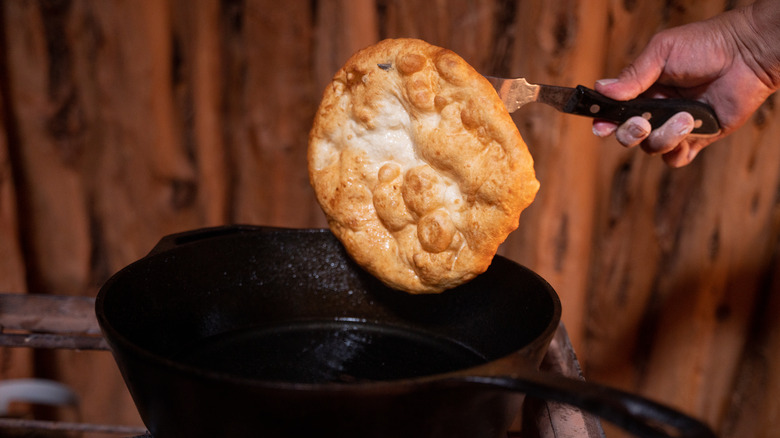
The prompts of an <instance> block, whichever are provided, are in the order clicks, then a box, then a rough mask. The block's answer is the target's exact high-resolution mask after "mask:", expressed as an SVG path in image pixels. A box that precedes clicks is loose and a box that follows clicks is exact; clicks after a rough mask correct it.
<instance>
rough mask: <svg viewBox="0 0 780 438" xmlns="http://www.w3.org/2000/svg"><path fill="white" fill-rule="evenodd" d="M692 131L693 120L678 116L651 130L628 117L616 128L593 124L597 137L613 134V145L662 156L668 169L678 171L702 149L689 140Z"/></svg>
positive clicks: (638, 119)
mask: <svg viewBox="0 0 780 438" xmlns="http://www.w3.org/2000/svg"><path fill="white" fill-rule="evenodd" d="M693 127H694V120H693V116H691V115H690V114H688V113H686V112H680V113H677V114H675V115H674V116H672V117H671V118H669V120H667V121H666V123H664V124H663V125H661V126H660V127H659V128H657V129H652V128H651V126H650V122H648V121H647V120H645V119H644V118H642V117H632V118H630V119H628V120H626V121H625V122H624V123H623V124H621V125H619V126H618V125H616V124H614V123H612V122H607V121H604V120H595V121H594V122H593V133H594V134H596V135H597V136H599V137H607V136H609V135H612V134H615V138H616V139H617V141H618V142H619V143H620V144H622V145H623V146H625V147H628V148H631V147H635V146H637V145H639V146H640V147H641V148H642V150H643V151H645V152H647V153H648V154H650V155H659V154H660V155H662V156H663V160H664V162H666V164H668V165H669V166H671V167H682V166H685V165H687V164H689V163H690V162H691V161H692V160H693V159H694V158H695V157H696V154H698V152H699V151H700V150H701V149H702V148H703V147H704V145H705V144H703V143H702V144H700V143H701V142H700V141H692V140H691V138H690V137H689V134H690V133H691V131H693Z"/></svg>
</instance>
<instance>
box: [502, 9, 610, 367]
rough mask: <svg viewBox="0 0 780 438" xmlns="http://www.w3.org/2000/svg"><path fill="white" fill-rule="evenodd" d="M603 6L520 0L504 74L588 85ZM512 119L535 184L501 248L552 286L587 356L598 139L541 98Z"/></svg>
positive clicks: (600, 55)
mask: <svg viewBox="0 0 780 438" xmlns="http://www.w3.org/2000/svg"><path fill="white" fill-rule="evenodd" d="M604 12H605V5H604V4H602V3H598V4H597V3H593V2H589V3H588V4H585V3H584V2H547V3H531V2H529V3H521V4H519V5H518V11H517V20H518V21H517V22H516V23H515V28H516V29H517V30H516V32H517V33H516V34H515V37H514V45H513V51H512V53H511V56H512V57H511V60H510V62H509V64H508V65H509V66H510V69H509V74H510V75H512V76H523V77H526V78H529V80H531V81H532V82H541V83H550V84H557V85H564V86H574V85H577V84H586V85H590V84H592V83H593V82H595V81H596V79H598V78H599V77H600V74H601V72H600V69H599V66H600V65H602V64H603V62H604V61H603V60H604V55H605V53H604V52H603V50H602V48H603V45H604V42H603V38H604V35H603V34H602V33H601V31H600V29H603V27H604V26H606V20H607V16H606V14H605V13H604ZM515 121H516V123H517V125H518V127H519V129H520V132H521V134H522V135H523V137H524V138H525V140H526V143H528V145H529V149H530V150H531V153H532V155H533V157H534V161H535V163H536V165H535V166H536V169H537V178H538V179H539V181H540V182H541V189H540V191H539V193H538V194H537V198H536V200H535V201H534V203H533V204H532V205H531V207H530V208H528V209H527V210H526V211H525V212H524V213H523V215H522V216H521V218H520V228H519V229H518V230H517V231H516V232H515V233H513V234H512V235H511V236H510V239H509V240H508V241H507V243H506V245H505V248H506V254H508V255H509V256H510V257H512V258H515V259H517V260H519V261H520V262H522V263H524V264H526V265H528V266H531V267H532V268H533V269H535V270H536V271H537V272H539V273H540V274H541V275H542V276H543V277H544V278H545V279H547V281H548V282H550V284H551V285H552V286H553V287H554V288H555V289H556V290H557V291H558V294H559V295H560V296H561V301H562V303H563V306H564V312H563V320H564V322H565V324H566V327H567V328H568V330H569V336H570V337H571V341H572V344H573V345H574V348H575V350H576V351H578V352H579V354H580V355H581V356H582V360H583V361H587V354H588V352H587V350H586V349H585V348H583V347H584V346H583V342H582V341H583V336H584V319H583V318H584V315H585V309H586V307H587V305H586V301H585V298H586V290H587V285H588V282H589V275H588V265H589V260H590V256H591V230H592V226H593V214H594V212H593V210H594V205H595V176H596V169H597V167H596V166H597V164H598V156H599V155H598V154H599V148H600V146H601V142H600V140H598V139H597V138H596V137H594V136H593V135H592V134H591V128H590V123H591V121H590V120H589V119H586V118H580V117H574V116H569V115H563V114H560V113H557V112H556V111H555V110H553V109H552V108H548V107H545V106H544V105H538V104H537V105H527V106H526V107H524V108H522V109H521V110H519V111H518V112H517V113H515ZM563 169H565V171H563Z"/></svg>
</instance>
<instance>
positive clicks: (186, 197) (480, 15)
mask: <svg viewBox="0 0 780 438" xmlns="http://www.w3.org/2000/svg"><path fill="white" fill-rule="evenodd" d="M742 3H744V2H730V1H705V0H697V1H695V2H679V1H673V2H657V1H651V0H632V1H624V0H594V1H588V2H583V1H576V0H565V1H559V2H549V1H542V0H532V1H522V2H520V1H512V0H470V1H467V0H456V1H447V2H445V1H431V2H417V1H412V0H395V1H370V0H360V1H345V0H333V1H299V0H291V1H285V2H276V1H270V0H192V1H187V0H111V1H96V0H57V1H32V0H25V1H22V0H20V1H13V2H2V3H0V11H1V12H0V21H2V25H0V27H1V28H2V38H0V48H2V50H1V51H0V58H2V59H1V60H0V73H1V74H0V93H2V98H1V99H0V115H2V116H1V117H0V288H3V289H5V291H7V292H8V291H10V292H27V291H30V292H36V293H49V294H65V295H85V296H94V294H95V293H96V291H97V288H98V287H99V286H100V285H101V284H102V282H103V281H105V279H106V278H107V277H108V276H109V275H110V274H111V273H112V272H114V271H116V270H118V269H119V268H121V267H122V266H124V265H126V264H128V263H130V262H131V261H133V260H135V259H137V258H139V257H141V256H143V255H144V254H145V253H146V252H148V251H149V249H150V248H151V247H152V246H153V245H154V244H155V242H156V241H157V240H159V238H160V237H162V236H163V235H165V234H169V233H172V232H177V231H182V230H187V229H192V228H197V227H203V226H213V225H220V224H228V223H239V222H243V223H252V224H263V225H274V226H287V227H321V226H324V225H325V221H324V217H323V215H322V213H321V211H320V209H319V207H318V205H317V204H316V202H315V199H314V196H313V193H312V191H311V189H310V187H309V182H308V176H307V171H306V164H305V163H306V147H307V145H306V144H307V138H308V130H309V127H310V126H311V122H312V118H313V116H314V111H315V110H316V108H317V105H318V104H319V100H320V98H321V96H322V91H323V89H324V87H325V84H327V82H328V81H329V80H330V78H331V77H332V75H333V74H334V73H335V72H336V70H337V69H338V68H339V67H341V65H342V64H343V63H344V61H346V59H347V58H348V57H349V56H350V55H351V54H352V53H354V52H355V51H356V50H358V49H360V48H362V47H365V46H367V45H369V44H371V43H373V42H375V41H377V40H379V39H382V38H387V37H418V38H423V39H426V40H428V41H429V42H431V43H433V44H437V45H440V46H443V47H447V48H449V49H451V50H454V51H455V52H457V53H459V54H460V55H461V56H463V57H464V58H465V59H466V60H467V61H468V62H469V63H471V64H472V65H473V66H474V67H475V68H477V69H478V70H479V71H483V72H485V73H486V74H492V75H499V76H522V77H526V78H528V79H529V80H530V81H531V82H539V83H548V84H556V85H567V86H573V85H577V84H583V85H592V84H593V82H594V81H595V80H597V79H599V78H604V77H614V76H615V75H617V74H618V73H619V72H620V70H621V69H622V68H624V67H625V66H626V65H627V64H628V63H630V62H631V61H632V60H633V58H634V57H635V56H636V55H637V54H638V53H639V51H640V50H641V49H642V48H643V47H644V45H645V44H646V43H647V41H649V39H650V38H651V37H652V35H653V34H654V33H656V32H657V31H658V30H660V29H663V28H666V27H670V26H674V25H679V24H684V23H687V22H691V21H695V20H701V19H706V18H708V17H711V16H713V15H715V14H717V13H719V12H721V11H723V10H725V9H726V8H728V7H734V6H735V5H738V4H742ZM777 105H778V102H777V97H776V96H773V97H772V98H770V99H769V100H768V101H767V102H766V103H765V104H764V105H763V106H762V108H761V109H760V110H759V111H758V112H757V113H756V114H755V115H754V117H753V118H752V119H751V120H750V122H749V123H748V124H747V125H746V126H745V127H743V128H742V129H741V130H739V131H738V132H736V133H735V134H734V135H732V136H730V137H729V138H727V139H724V140H722V141H719V142H718V143H716V144H714V145H712V146H710V147H708V148H707V149H706V150H705V151H703V152H702V153H701V154H700V156H699V157H698V158H697V160H696V161H695V162H694V163H693V164H691V165H689V166H687V167H685V168H682V169H675V170H672V169H669V168H667V167H666V166H665V165H664V164H663V163H662V162H661V160H660V159H659V158H657V157H649V156H646V155H645V154H643V153H642V152H641V151H638V150H627V149H624V148H622V147H621V146H619V145H618V144H617V142H616V141H615V140H614V139H606V140H601V139H598V138H596V137H595V136H593V135H592V134H591V130H590V120H588V119H586V118H580V117H575V116H568V115H562V114H559V113H557V112H555V111H554V110H553V109H551V108H547V107H545V106H543V105H538V104H537V105H528V106H526V107H525V108H523V109H521V110H520V111H518V112H517V113H516V114H514V115H513V118H514V120H515V122H516V123H517V125H518V128H519V129H520V132H521V134H522V135H523V137H524V138H525V140H526V142H527V143H528V145H529V149H530V150H531V153H532V154H533V156H534V159H535V161H536V170H537V175H538V178H539V180H540V181H541V190H540V192H539V194H538V196H537V199H536V201H535V202H534V204H533V205H532V206H531V207H530V208H529V209H528V210H526V211H525V212H524V213H523V215H522V216H521V219H520V227H519V228H518V230H517V231H515V232H514V233H513V234H512V235H511V236H510V238H509V239H508V240H507V242H506V243H505V244H504V245H503V246H502V248H501V252H502V253H503V254H504V255H507V256H509V257H511V258H513V259H515V260H518V261H519V262H521V263H523V264H525V265H527V266H529V267H531V268H532V269H534V270H535V271H537V272H539V273H540V274H541V275H542V276H543V277H544V278H546V279H547V280H548V281H549V282H550V283H551V284H552V285H553V286H554V287H555V288H556V290H557V291H558V293H559V294H560V296H561V298H562V301H563V306H564V311H563V315H564V316H563V318H564V321H565V324H566V326H567V328H568V332H569V335H570V337H571V339H572V342H573V344H574V347H575V349H576V351H577V353H578V356H579V358H580V360H581V362H582V363H583V366H584V370H585V375H586V377H587V378H588V379H590V380H595V381H599V382H603V383H607V384H610V385H613V386H617V387H619V388H622V389H626V390H629V391H632V392H638V393H640V394H643V395H646V396H648V397H651V398H654V399H656V400H659V401H661V402H664V403H667V404H670V405H672V406H674V407H676V408H679V409H681V410H683V411H685V412H687V413H690V414H692V415H695V416H697V417H700V418H703V419H704V420H706V421H707V422H708V423H709V424H711V425H712V426H713V427H715V428H716V429H718V430H719V431H721V432H723V436H725V437H738V436H771V434H772V431H773V430H775V429H776V428H777V419H776V416H775V414H774V413H775V412H777V410H776V409H777V407H776V402H775V400H777V399H778V398H780V387H778V382H777V378H776V377H773V374H772V372H771V371H772V370H774V369H776V368H777V367H778V366H780V362H779V361H780V353H778V349H777V347H776V344H777V332H778V326H780V325H779V324H778V323H777V320H778V318H777V316H778V312H780V308H779V307H778V305H777V301H778V300H777V299H776V296H777V294H778V287H777V284H778V279H777V276H776V272H778V262H777V254H778V248H779V246H778V236H780V219H779V218H780V213H779V212H780V207H778V195H777V193H778V192H779V191H780V168H778V167H779V166H778V164H777V163H780V147H778V144H777V140H776V139H777V138H780V137H779V136H780V132H778V129H780V128H778V126H780V124H779V123H778V122H780V114H779V111H778V109H777ZM0 355H1V356H0V359H1V360H2V364H3V365H2V368H0V377H3V378H6V377H8V376H12V375H22V374H25V373H27V374H30V373H33V372H34V371H35V372H37V373H43V374H45V375H46V376H50V377H57V378H61V379H63V380H65V381H66V382H67V383H69V384H71V385H72V386H74V388H77V390H79V391H80V392H82V393H84V394H86V396H85V397H84V405H83V407H82V409H83V410H84V412H85V418H86V419H88V420H91V421H96V422H118V423H127V424H132V423H135V424H137V422H138V421H139V420H138V419H137V414H136V413H135V411H134V409H133V407H132V405H131V402H130V400H129V396H128V395H127V393H126V391H124V389H123V388H124V386H123V384H122V382H121V379H120V378H119V376H118V373H117V371H116V369H115V367H114V365H113V363H112V360H111V358H110V356H108V355H106V354H105V353H99V352H94V353H81V352H64V353H56V354H48V353H47V354H41V355H39V357H38V358H37V360H36V361H35V365H33V364H32V361H31V360H30V357H29V356H30V355H29V353H18V352H17V351H10V352H9V351H3V352H0ZM12 369H13V371H10V370H12ZM96 381H97V382H100V383H99V384H96V383H95V382H96ZM744 406H749V407H751V408H750V409H745V408H744ZM608 436H610V437H613V436H621V434H620V433H619V432H617V431H614V430H608Z"/></svg>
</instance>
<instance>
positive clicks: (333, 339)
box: [175, 320, 486, 383]
mask: <svg viewBox="0 0 780 438" xmlns="http://www.w3.org/2000/svg"><path fill="white" fill-rule="evenodd" d="M175 360H178V361H181V362H183V363H186V364H189V365H193V366H195V367H198V368H200V369H204V370H208V371H215V372H219V373H225V374H228V375H231V376H235V377H239V378H248V379H258V380H265V381H280V382H289V383H335V382H338V383H361V382H367V381H383V380H395V379H405V378H412V377H418V376H429V375H434V374H439V373H445V372H449V371H455V370H458V369H464V368H469V367H472V366H476V365H479V364H482V363H484V362H486V359H485V357H483V356H482V355H480V354H478V353H477V352H475V351H473V350H472V349H470V348H468V347H467V346H465V345H462V344H460V343H457V342H455V341H453V340H450V339H447V338H442V337H434V336H431V335H429V334H427V333H422V332H415V331H412V330H407V329H402V328H398V327H392V326H388V325H380V324H375V323H368V322H355V321H327V320H325V321H300V322H295V323H290V324H284V325H274V326H270V327H254V328H251V329H247V330H239V331H232V332H228V333H224V334H221V335H217V336H213V337H210V338H207V339H205V340H204V341H203V342H201V343H199V344H198V345H196V346H193V347H192V348H190V349H188V350H187V351H184V352H182V353H181V354H180V355H179V356H178V357H176V358H175Z"/></svg>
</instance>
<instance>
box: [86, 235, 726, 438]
mask: <svg viewBox="0 0 780 438" xmlns="http://www.w3.org/2000/svg"><path fill="white" fill-rule="evenodd" d="M96 313H97V318H98V321H99V323H100V326H101V328H102V330H103V334H104V337H105V339H106V340H107V341H108V343H109V345H110V347H111V350H112V352H113V354H114V357H115V359H116V362H117V365H118V366H119V369H120V370H121V372H122V375H123V377H124V379H125V382H126V384H127V386H128V388H129V390H130V393H131V394H132V396H133V400H134V401H135V404H136V407H137V408H138V410H139V413H140V415H141V418H142V419H143V421H144V423H145V424H146V426H147V427H148V428H149V430H150V432H151V433H152V434H153V435H154V437H155V438H169V437H217V436H220V437H222V436H224V437H243V436H252V437H257V436H259V437H265V438H282V437H284V438H291V437H315V436H316V437H330V436H332V437H342V438H343V437H354V438H380V437H381V438H412V437H419V438H437V437H441V438H445V437H446V438H459V437H462V438H476V437H478V438H498V437H504V436H506V430H507V429H508V427H509V425H510V424H511V422H512V420H513V419H514V417H515V415H516V413H517V412H518V411H519V408H520V406H521V404H522V400H523V394H531V395H534V396H537V397H540V398H544V399H550V400H557V401H562V402H566V403H571V404H574V405H577V406H579V407H582V408H584V409H586V410H589V411H591V412H594V413H596V414H598V415H600V416H602V417H603V418H605V419H607V420H610V421H612V422H614V423H617V424H618V425H620V426H622V427H624V428H625V429H627V430H629V431H631V432H633V433H634V434H636V435H638V436H642V437H666V436H679V437H712V436H714V435H713V434H712V432H710V430H709V429H708V428H707V427H706V426H704V425H703V424H701V423H700V422H698V421H696V420H694V419H692V418H689V417H687V416H685V415H683V414H681V413H678V412H676V411H673V410H671V409H668V408H665V407H663V406H660V405H658V404H655V403H653V402H651V401H648V400H645V399H642V398H640V397H637V396H633V395H630V394H626V393H622V392H619V391H616V390H612V389H608V388H605V387H601V386H597V385H594V384H588V383H584V382H580V381H576V380H571V379H566V378H563V377H560V376H557V375H552V374H544V373H541V372H539V371H537V369H538V366H539V364H540V362H541V360H542V357H543V355H544V353H545V351H546V349H547V346H548V344H549V342H550V340H551V339H552V336H553V334H554V332H555V330H556V327H557V326H558V323H559V320H560V315H561V306H560V302H559V300H558V297H557V295H556V293H555V291H553V289H552V288H551V287H550V286H549V285H548V284H547V283H546V282H545V281H544V280H543V279H542V278H541V277H539V276H538V275H536V274H534V273H533V272H531V271H530V270H528V269H526V268H524V267H522V266H520V265H518V264H515V263H513V262H511V261H509V260H507V259H505V258H502V257H500V256H498V257H496V258H495V260H494V261H493V264H492V265H491V266H490V268H489V269H488V271H487V272H486V273H484V274H482V275H480V276H479V277H477V278H476V279H475V280H473V281H471V282H469V283H468V284H466V285H464V286H461V287H459V288H456V289H453V290H450V291H447V292H445V293H442V294H438V295H417V296H415V295H408V294H406V293H403V292H398V291H395V290H392V289H389V288H387V287H385V286H384V285H382V284H381V283H380V282H379V281H377V280H376V279H375V278H374V277H372V276H371V275H369V274H367V273H365V272H364V271H363V270H362V269H360V268H359V267H358V266H357V265H356V264H354V263H353V262H352V261H351V260H350V258H349V257H348V256H347V254H346V253H345V251H344V250H343V248H342V246H341V244H340V243H339V242H338V241H337V240H336V239H335V237H333V235H332V234H331V233H330V232H329V231H328V230H294V229H279V228H264V227H247V226H236V227H221V228H210V229H202V230H196V231H193V232H188V233H182V234H177V235H172V236H168V237H166V238H164V239H163V240H162V241H161V242H160V243H159V244H158V245H157V246H156V247H155V248H154V250H153V251H152V252H151V253H150V254H149V255H148V256H146V257H144V258H143V259H141V260H139V261H137V262H135V263H133V264H131V265H129V266H128V267H126V268H125V269H123V270H121V271H120V272H118V273H117V274H115V275H114V276H113V277H112V278H111V279H109V281H108V282H107V283H106V284H105V285H104V286H103V288H102V289H101V290H100V292H99V294H98V296H97V301H96Z"/></svg>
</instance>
